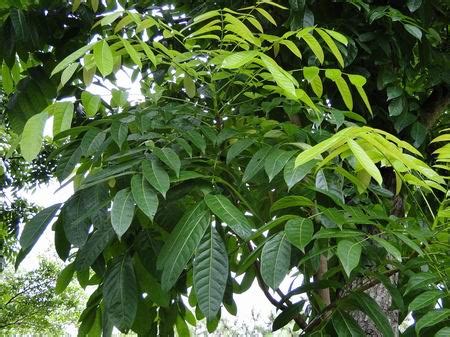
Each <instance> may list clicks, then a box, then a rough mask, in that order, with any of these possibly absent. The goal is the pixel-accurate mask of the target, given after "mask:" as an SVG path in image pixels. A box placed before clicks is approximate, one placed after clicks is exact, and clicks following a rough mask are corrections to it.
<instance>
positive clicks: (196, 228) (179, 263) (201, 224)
mask: <svg viewBox="0 0 450 337" xmlns="http://www.w3.org/2000/svg"><path fill="white" fill-rule="evenodd" d="M209 225H210V214H209V212H208V210H206V209H205V204H204V203H203V202H198V203H197V204H196V205H195V206H194V208H192V209H191V210H190V211H188V212H186V213H185V214H184V215H183V217H182V218H181V220H180V221H179V222H178V223H177V225H176V226H175V228H174V229H173V231H172V232H171V233H170V235H169V237H168V238H167V240H166V243H165V244H164V246H163V247H162V249H161V252H160V254H159V256H158V260H157V267H158V268H159V269H163V273H162V276H161V284H162V287H163V290H169V289H171V288H172V286H173V285H174V284H175V282H176V281H177V279H178V277H179V276H180V274H181V273H182V272H183V270H184V268H185V267H186V264H187V263H188V262H189V260H190V259H191V257H192V255H193V254H194V252H195V249H196V248H197V246H198V244H199V243H200V240H201V239H202V237H203V235H204V234H205V231H206V229H207V228H208V226H209Z"/></svg>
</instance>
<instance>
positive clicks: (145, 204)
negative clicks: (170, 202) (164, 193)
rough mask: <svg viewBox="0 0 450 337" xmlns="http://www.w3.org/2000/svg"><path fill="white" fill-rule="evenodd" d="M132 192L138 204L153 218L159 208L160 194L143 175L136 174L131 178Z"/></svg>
mask: <svg viewBox="0 0 450 337" xmlns="http://www.w3.org/2000/svg"><path fill="white" fill-rule="evenodd" d="M131 193H132V194H133V199H134V201H135V202H136V205H137V206H138V207H139V208H140V209H141V210H142V212H144V213H145V215H147V216H148V217H149V218H150V219H151V220H153V218H154V217H155V214H156V210H157V209H158V203H159V201H158V196H157V195H156V193H155V192H154V191H153V189H152V188H151V187H150V185H149V183H148V182H147V180H146V179H145V178H144V177H143V176H141V175H135V176H133V178H131Z"/></svg>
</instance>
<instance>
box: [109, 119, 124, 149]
mask: <svg viewBox="0 0 450 337" xmlns="http://www.w3.org/2000/svg"><path fill="white" fill-rule="evenodd" d="M127 136H128V126H127V125H126V124H125V123H121V122H119V121H114V122H113V123H112V124H111V138H112V140H113V141H114V142H115V143H116V144H117V146H119V148H122V144H123V143H124V142H125V141H126V140H127Z"/></svg>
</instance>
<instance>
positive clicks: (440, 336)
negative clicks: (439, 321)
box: [434, 326, 450, 337]
mask: <svg viewBox="0 0 450 337" xmlns="http://www.w3.org/2000/svg"><path fill="white" fill-rule="evenodd" d="M448 336H450V326H447V327H445V328H442V329H441V330H439V331H438V332H436V334H435V335H434V337H448Z"/></svg>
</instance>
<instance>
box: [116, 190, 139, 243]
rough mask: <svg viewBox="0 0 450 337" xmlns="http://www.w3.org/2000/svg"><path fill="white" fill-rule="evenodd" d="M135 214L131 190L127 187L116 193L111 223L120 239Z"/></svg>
mask: <svg viewBox="0 0 450 337" xmlns="http://www.w3.org/2000/svg"><path fill="white" fill-rule="evenodd" d="M133 216H134V200H133V196H132V194H131V191H130V190H129V189H128V188H125V189H123V190H120V191H119V192H117V193H116V195H115V196H114V200H113V205H112V208H111V223H112V226H113V228H114V231H115V232H116V234H117V236H118V237H119V239H120V238H122V235H123V234H125V232H126V231H127V230H128V228H129V227H130V225H131V221H132V220H133Z"/></svg>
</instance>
